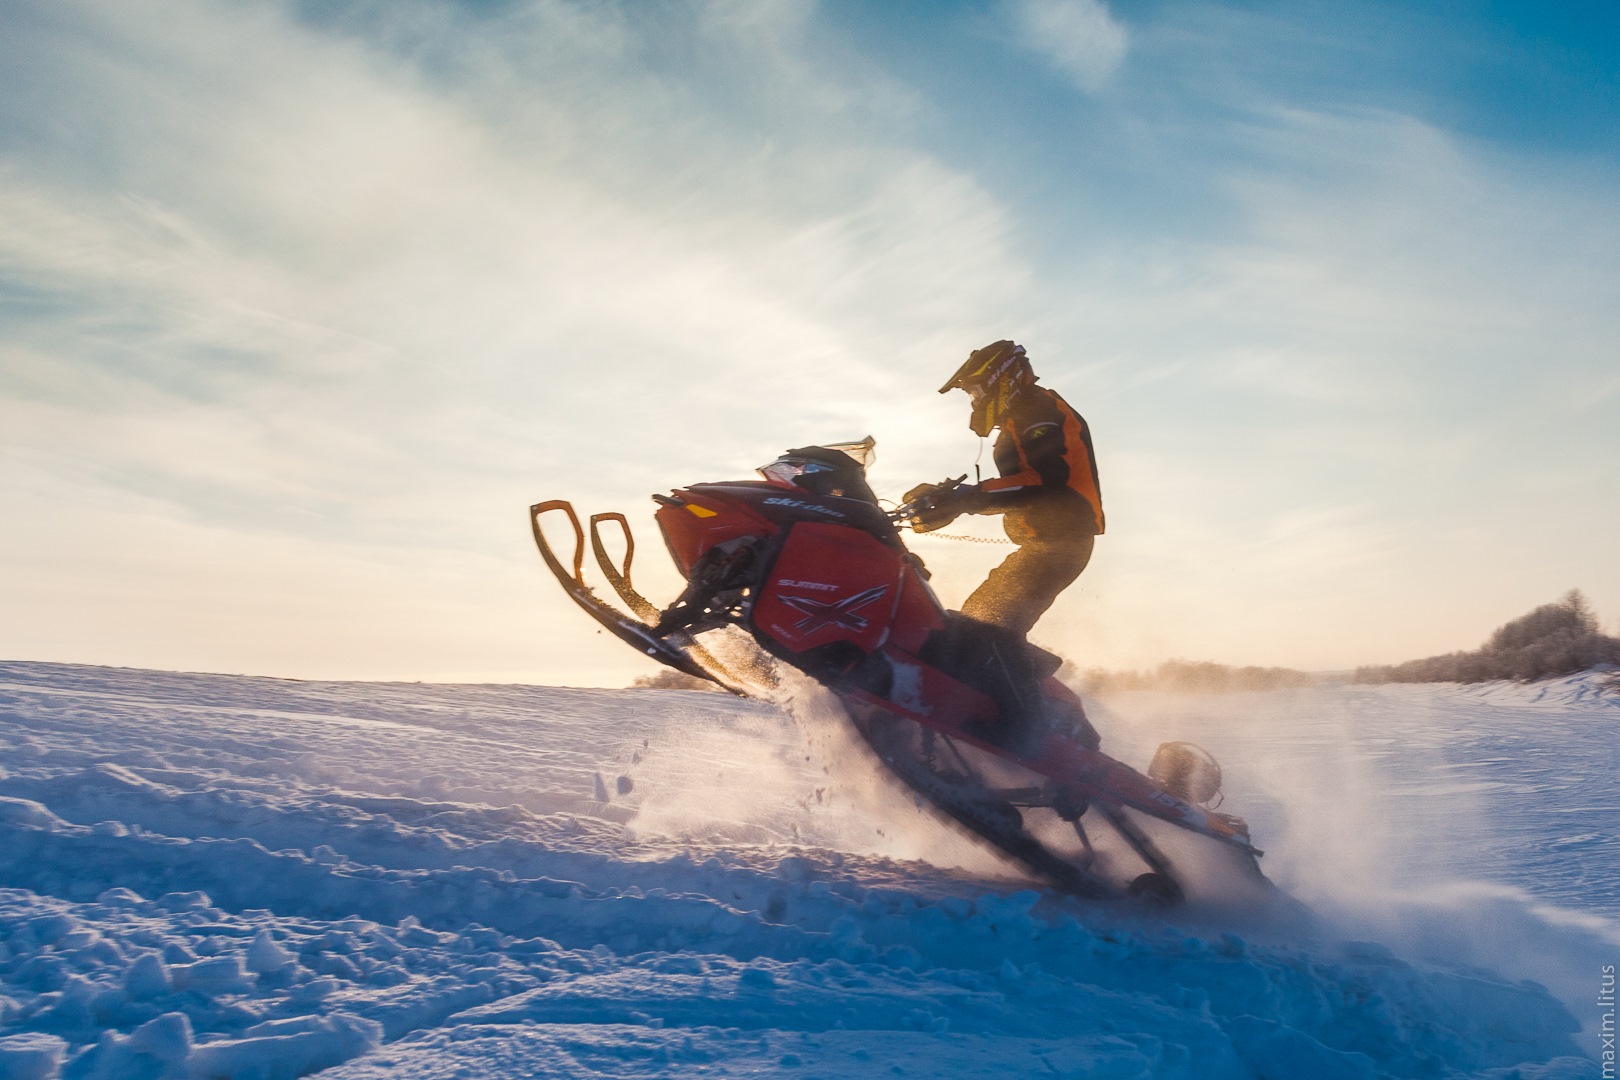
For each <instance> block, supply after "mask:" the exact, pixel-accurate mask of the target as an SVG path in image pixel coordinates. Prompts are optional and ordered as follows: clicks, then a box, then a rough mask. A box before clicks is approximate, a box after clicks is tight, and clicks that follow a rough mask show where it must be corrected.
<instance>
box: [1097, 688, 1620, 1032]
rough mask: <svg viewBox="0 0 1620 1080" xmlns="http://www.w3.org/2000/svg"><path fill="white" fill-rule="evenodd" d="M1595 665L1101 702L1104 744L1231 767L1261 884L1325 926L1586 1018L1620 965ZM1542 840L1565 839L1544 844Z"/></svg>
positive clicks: (1610, 764) (1609, 797) (1605, 751)
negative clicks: (1611, 965) (1495, 977)
mask: <svg viewBox="0 0 1620 1080" xmlns="http://www.w3.org/2000/svg"><path fill="white" fill-rule="evenodd" d="M1601 678H1602V676H1601V675H1599V674H1597V673H1588V674H1585V675H1578V676H1572V677H1570V678H1569V679H1564V680H1557V681H1554V682H1552V683H1546V684H1537V685H1535V686H1529V687H1519V686H1516V685H1514V684H1501V683H1499V684H1489V685H1486V686H1482V687H1478V688H1458V687H1455V686H1446V685H1439V686H1399V685H1390V686H1377V687H1373V686H1348V685H1326V686H1322V687H1318V688H1301V689H1293V690H1281V691H1270V692H1239V693H1227V694H1172V693H1155V692H1146V691H1137V692H1125V693H1119V694H1113V695H1108V696H1104V697H1101V698H1098V699H1093V700H1092V701H1091V702H1089V704H1090V706H1091V713H1092V719H1093V721H1094V722H1095V723H1096V724H1097V726H1098V728H1099V729H1100V730H1101V731H1102V732H1103V745H1104V748H1105V749H1106V750H1108V751H1109V752H1110V753H1112V754H1114V755H1115V756H1117V757H1119V758H1121V759H1122V760H1124V761H1126V762H1127V763H1129V764H1132V765H1136V766H1137V767H1141V766H1142V765H1144V764H1145V762H1146V761H1147V759H1148V757H1150V756H1151V754H1152V751H1153V748H1154V747H1155V746H1156V745H1157V744H1158V743H1159V742H1161V741H1169V740H1187V741H1190V742H1194V743H1197V744H1199V745H1201V746H1203V747H1205V748H1206V749H1208V750H1209V751H1210V752H1211V753H1213V754H1214V755H1215V757H1216V759H1217V760H1218V761H1220V763H1221V766H1222V768H1223V771H1224V776H1225V784H1224V794H1225V800H1226V801H1225V804H1224V805H1223V806H1222V809H1224V810H1227V811H1229V812H1232V813H1237V814H1240V815H1241V816H1243V817H1244V818H1246V819H1247V820H1248V821H1249V823H1250V825H1251V827H1252V828H1253V832H1254V837H1255V841H1256V843H1257V844H1258V845H1259V846H1260V847H1261V848H1263V849H1265V850H1266V855H1265V857H1264V858H1263V859H1262V860H1261V866H1262V868H1263V869H1264V870H1265V872H1266V874H1267V876H1268V877H1270V878H1271V879H1272V880H1273V881H1275V882H1276V883H1277V884H1278V885H1279V886H1281V887H1282V888H1283V889H1285V890H1286V891H1287V892H1289V893H1290V894H1292V895H1294V896H1295V897H1297V898H1298V899H1300V900H1301V901H1303V902H1305V903H1306V904H1307V905H1309V907H1310V908H1311V909H1312V911H1313V912H1314V913H1315V915H1316V917H1317V923H1316V926H1317V929H1316V931H1315V932H1316V933H1322V934H1331V935H1335V936H1337V937H1339V938H1342V939H1347V940H1367V941H1374V942H1378V943H1380V944H1382V945H1385V946H1388V947H1389V948H1391V949H1393V950H1394V951H1395V952H1396V953H1397V954H1398V955H1400V956H1402V957H1404V958H1406V959H1410V960H1418V961H1425V962H1430V963H1436V964H1442V965H1446V966H1449V967H1453V968H1455V967H1457V966H1459V965H1461V966H1465V967H1467V966H1472V967H1478V968H1481V969H1489V970H1495V971H1497V972H1499V973H1501V974H1503V975H1507V976H1509V977H1510V978H1517V979H1531V980H1534V981H1536V982H1538V983H1541V984H1542V985H1544V986H1547V987H1548V988H1549V989H1550V990H1552V992H1553V993H1554V994H1555V995H1556V996H1558V997H1559V998H1561V999H1562V1000H1563V1001H1564V1002H1565V1003H1566V1004H1567V1005H1568V1006H1569V1008H1570V1010H1571V1012H1572V1013H1573V1014H1574V1015H1575V1016H1576V1017H1577V1019H1580V1020H1582V1021H1583V1022H1585V1023H1586V1024H1587V1031H1586V1033H1585V1035H1584V1036H1583V1038H1585V1039H1586V1040H1587V1042H1588V1044H1589V1045H1588V1049H1589V1050H1591V1051H1595V1050H1596V1043H1595V1037H1594V1036H1593V1035H1592V1032H1591V1024H1592V1022H1593V1019H1594V1017H1593V1014H1592V1010H1590V1009H1586V1008H1585V1007H1584V1005H1585V1002H1586V1000H1587V998H1588V997H1589V996H1590V993H1591V988H1592V986H1593V985H1595V983H1594V981H1593V980H1594V978H1595V976H1596V972H1597V968H1598V965H1599V964H1600V963H1602V962H1603V961H1601V960H1600V959H1598V958H1600V957H1605V956H1606V957H1609V958H1611V961H1612V960H1613V959H1614V958H1616V957H1620V896H1617V895H1616V894H1615V889H1614V886H1613V885H1612V884H1606V883H1605V882H1604V881H1603V878H1602V876H1601V875H1600V874H1598V873H1597V872H1596V870H1595V867H1594V866H1593V864H1592V862H1591V860H1594V859H1595V860H1598V861H1599V862H1600V863H1601V862H1604V861H1606V860H1608V859H1610V858H1612V855H1611V854H1610V853H1609V852H1608V851H1606V850H1605V846H1606V845H1610V844H1612V843H1613V842H1614V841H1613V836H1614V832H1615V830H1614V829H1613V822H1614V817H1615V810H1614V807H1613V794H1612V784H1613V776H1614V775H1615V767H1616V764H1620V762H1617V761H1616V759H1617V758H1620V749H1616V748H1615V747H1614V746H1613V740H1612V739H1610V740H1606V741H1604V742H1603V744H1602V745H1597V744H1596V743H1594V741H1593V737H1592V736H1593V732H1594V731H1603V730H1607V729H1608V727H1612V724H1613V723H1614V721H1615V719H1616V718H1617V715H1616V714H1617V713H1620V699H1617V698H1616V697H1615V696H1614V695H1613V694H1608V693H1604V692H1603V691H1602V689H1601V687H1600V686H1599V685H1598V684H1599V683H1600V681H1601ZM1549 832H1555V833H1557V834H1558V836H1557V838H1556V839H1554V840H1552V841H1551V842H1549V840H1548V834H1549Z"/></svg>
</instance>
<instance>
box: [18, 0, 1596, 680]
mask: <svg viewBox="0 0 1620 1080" xmlns="http://www.w3.org/2000/svg"><path fill="white" fill-rule="evenodd" d="M1617 72H1620V9H1616V8H1615V6H1614V5H1612V4H1609V3H1597V2H1594V3H1569V4H1561V5H1545V4H1532V3H1506V2H1480V3H1473V2H1470V3H1464V2H1461V0H1457V2H1447V3H1440V2H1434V3H1390V4H1383V3H1378V2H1372V0H1367V2H1362V3H1357V4H1354V5H1344V4H1336V3H1326V2H1322V3H1311V2H1305V3H1299V4H1289V5H1274V4H1261V3H1248V2H1235V3H1203V2H1172V0H1163V2H1158V0H1140V2H1134V3H1124V2H1116V3H1113V4H1112V5H1108V4H1104V3H1102V2H1100V0H982V2H975V3H948V2H940V3H929V4H887V3H871V2H866V3H860V2H855V0H824V2H821V3H813V2H809V0H750V2H745V0H693V2H690V3H678V4H676V3H653V2H648V0H642V2H625V3H612V2H606V0H602V2H591V3H584V2H564V0H320V2H316V0H305V2H301V3H300V2H293V0H285V2H266V3H259V4H251V5H243V4H238V3H231V2H227V0H10V2H8V3H7V4H6V5H5V6H4V8H3V10H0V506H3V507H4V510H3V518H0V520H3V521H4V526H3V528H0V655H4V656H5V657H7V658H12V659H32V660H58V661H68V662H81V663H100V664H115V665H125V666H140V667H157V668H175V669H186V670H206V671H224V672H241V673H249V674H265V675H277V676H284V677H297V678H385V679H403V680H417V679H420V680H472V681H526V682H539V683H553V684H564V685H603V686H614V685H624V684H626V683H627V682H629V681H630V680H631V679H632V678H634V677H635V676H637V675H640V674H646V673H648V672H649V670H650V668H649V666H648V665H649V662H648V661H645V660H642V659H641V658H639V657H636V656H634V655H633V654H631V653H630V652H629V651H628V650H625V649H624V648H623V646H621V645H620V644H619V643H618V642H616V641H614V640H611V639H610V638H608V637H607V636H606V635H602V634H599V633H597V632H596V630H595V626H594V624H593V623H591V622H590V621H589V620H588V619H587V618H586V617H585V616H584V615H583V614H581V613H579V612H577V611H576V610H574V609H573V608H572V607H571V606H570V605H569V603H568V601H567V600H566V599H565V598H564V597H563V595H562V594H561V592H560V590H558V589H557V588H556V586H555V584H554V583H553V582H552V581H551V579H550V578H549V576H548V575H547V574H546V572H545V570H544V568H543V566H542V564H541V563H540V561H539V559H538V558H537V556H536V555H535V552H534V550H533V545H532V543H531V540H530V538H529V535H528V531H527V530H528V526H527V520H526V510H527V507H528V506H529V505H530V504H531V503H535V502H538V501H540V500H542V499H548V498H568V499H572V500H574V501H575V502H576V503H577V505H579V507H580V508H581V510H582V511H585V512H595V511H599V510H622V511H624V512H626V513H628V514H630V515H631V518H632V520H633V521H634V522H635V528H636V536H637V538H638V540H639V541H640V548H639V551H638V561H637V564H636V573H637V579H638V582H639V583H640V584H642V585H643V586H644V588H645V591H647V592H648V593H649V594H651V595H653V596H655V597H657V598H660V599H668V598H672V597H673V596H674V594H675V592H676V589H677V587H678V581H677V580H676V577H675V574H674V572H673V570H672V569H671V568H670V566H669V564H668V560H667V559H666V558H665V555H664V551H663V545H662V544H661V543H660V542H659V539H658V536H657V533H656V528H655V527H654V526H653V524H652V520H651V511H652V509H653V504H652V502H651V501H650V500H649V498H648V496H649V495H650V494H651V493H653V492H660V491H667V490H669V489H670V488H672V487H676V486H679V485H683V484H688V483H693V482H699V481H705V480H722V479H744V478H747V477H749V476H751V475H752V470H753V468H754V467H755V466H758V465H760V464H762V463H764V462H767V461H769V460H771V459H772V458H774V457H775V456H776V455H777V454H778V453H780V452H781V451H782V450H784V449H786V448H788V447H790V446H799V445H804V444H807V443H817V442H831V441H839V440H845V439H851V438H859V437H860V436H863V435H866V434H871V435H873V436H875V437H876V438H877V441H878V462H877V464H876V465H875V467H874V468H873V470H872V473H871V479H872V481H873V485H874V487H875V488H876V489H877V491H878V492H879V494H880V495H882V496H885V497H888V498H896V497H898V495H899V494H900V493H901V492H903V491H905V490H906V489H907V488H909V487H911V486H912V485H914V484H917V483H920V482H923V481H931V480H937V479H940V478H942V477H945V476H954V475H959V474H962V473H964V472H969V473H970V472H971V471H972V470H973V468H974V464H975V461H976V460H979V461H980V464H981V467H984V468H986V469H988V468H989V455H988V453H985V454H983V456H982V458H981V457H980V453H981V449H982V447H981V445H980V443H979V440H978V439H977V438H976V437H974V436H973V435H972V433H971V432H970V431H968V429H967V402H966V400H965V398H963V397H962V396H961V395H960V394H955V395H950V396H940V395H938V394H936V393H935V391H936V390H937V388H938V386H939V385H940V383H941V382H943V381H944V380H945V378H946V377H947V376H948V375H949V374H950V373H951V372H952V371H953V370H954V369H955V368H956V366H957V365H958V364H959V363H960V362H961V361H962V359H964V358H965V357H966V355H967V353H968V352H969V351H970V350H971V349H974V348H976V347H978V346H980V345H983V344H986V343H988V342H990V341H993V340H996V339H999V338H1004V337H1010V338H1014V339H1016V340H1017V341H1019V342H1020V343H1022V344H1024V345H1025V346H1026V347H1027V348H1028V349H1029V352H1030V355H1031V358H1032V360H1033V362H1034V365H1035V368H1036V371H1037V372H1038V373H1039V375H1040V376H1041V379H1042V382H1043V384H1044V385H1047V386H1050V387H1052V388H1053V389H1056V390H1058V391H1059V392H1060V393H1061V394H1063V395H1064V397H1065V398H1066V399H1067V400H1068V401H1069V402H1070V403H1071V404H1073V405H1074V406H1075V407H1076V408H1077V409H1078V410H1079V411H1080V412H1082V413H1083V414H1084V415H1085V417H1086V418H1087V420H1088V422H1089V424H1090V426H1091V428H1092V432H1093V436H1094V440H1095V444H1096V449H1097V457H1098V463H1099V469H1100V472H1101V477H1102V484H1103V493H1104V499H1105V506H1106V509H1107V515H1108V525H1109V527H1108V532H1107V534H1106V535H1105V536H1104V537H1102V538H1101V539H1100V540H1099V542H1098V545H1097V551H1096V555H1095V556H1094V558H1093V561H1092V565H1091V567H1090V568H1088V570H1087V571H1086V573H1085V574H1084V575H1083V576H1082V577H1081V579H1080V580H1079V581H1078V582H1077V583H1076V584H1075V585H1074V586H1073V587H1072V588H1071V589H1070V590H1069V591H1068V592H1067V593H1065V594H1064V596H1063V597H1062V598H1061V599H1060V600H1059V602H1058V604H1057V605H1056V606H1055V607H1054V608H1053V610H1052V611H1051V612H1050V613H1049V614H1048V615H1047V616H1046V617H1045V619H1043V621H1042V622H1041V623H1040V624H1039V625H1038V626H1037V628H1036V631H1035V633H1034V635H1033V636H1034V638H1035V640H1037V641H1039V642H1041V643H1042V644H1045V645H1046V646H1047V647H1049V648H1052V649H1054V650H1056V651H1058V652H1060V653H1062V654H1064V655H1065V656H1068V657H1070V658H1071V659H1073V660H1074V661H1075V662H1076V663H1078V664H1079V665H1080V666H1082V667H1090V666H1103V667H1114V668H1119V667H1140V666H1147V665H1152V664H1155V663H1157V662H1159V661H1161V660H1164V659H1168V658H1172V657H1178V658H1183V659H1192V660H1214V661H1218V662H1222V663H1229V664H1263V665H1283V666H1290V667H1299V668H1306V669H1312V670H1339V669H1345V668H1351V667H1354V666H1356V665H1360V664H1372V663H1387V662H1396V661H1401V660H1406V659H1412V658H1415V657H1419V656H1427V655H1432V654H1435V653H1441V652H1449V651H1453V650H1458V649H1467V648H1473V647H1476V646H1478V645H1479V644H1480V643H1481V642H1482V641H1483V640H1484V639H1485V638H1486V637H1487V636H1488V634H1489V633H1490V631H1491V630H1492V629H1494V628H1495V627H1496V626H1498V625H1499V624H1501V623H1502V622H1505V621H1507V620H1508V619H1511V618H1513V617H1515V616H1517V615H1519V614H1522V613H1523V612H1525V611H1527V610H1529V609H1530V608H1532V607H1534V606H1536V605H1538V604H1542V603H1547V602H1550V601H1553V600H1555V599H1557V598H1558V597H1559V596H1560V595H1561V594H1563V593H1564V592H1566V591H1567V590H1569V589H1571V588H1580V589H1582V590H1583V591H1584V592H1585V593H1586V595H1587V597H1588V598H1589V600H1590V601H1591V602H1592V605H1593V607H1594V608H1595V609H1596V611H1597V612H1598V614H1599V616H1600V617H1601V618H1602V619H1603V620H1604V625H1605V629H1606V630H1608V631H1609V632H1611V633H1620V560H1617V559H1616V558H1615V554H1614V553H1615V551H1616V550H1617V546H1620V545H1617V540H1620V497H1617V496H1620V355H1617V342H1620V304H1617V303H1616V302H1615V298H1616V297H1617V296H1620V210H1617V208H1620V108H1617V106H1620V90H1617V86H1620V75H1617ZM952 531H965V532H972V533H975V534H977V535H980V536H983V537H993V536H995V535H997V532H996V528H995V524H994V522H993V521H989V520H983V521H978V520H972V521H970V520H968V519H964V523H963V526H962V528H961V529H960V530H952ZM914 546H915V548H916V550H917V551H918V553H919V554H920V555H922V556H923V558H924V559H925V560H927V562H928V564H929V565H930V567H931V568H932V569H933V570H934V572H935V577H934V584H935V586H936V588H937V589H938V591H939V593H940V595H941V597H942V598H943V599H944V600H946V601H947V602H948V603H956V602H959V601H960V600H961V599H962V598H963V597H964V596H966V594H967V593H968V592H969V591H970V590H971V589H972V587H973V586H974V585H975V584H977V582H978V581H979V580H980V579H982V577H983V575H984V574H985V573H986V572H987V571H988V570H989V568H990V567H991V566H993V565H994V564H995V562H996V561H997V560H998V559H999V558H1001V557H1002V556H1003V555H1005V554H1006V553H1007V551H1008V550H1009V549H1007V548H1005V547H998V546H996V545H991V544H969V543H962V542H954V541H949V540H943V539H932V538H920V539H918V540H917V541H916V542H915V545H914Z"/></svg>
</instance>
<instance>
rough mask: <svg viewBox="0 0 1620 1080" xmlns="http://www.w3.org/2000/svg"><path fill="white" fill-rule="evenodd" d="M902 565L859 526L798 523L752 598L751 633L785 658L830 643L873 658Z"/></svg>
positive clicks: (885, 628)
mask: <svg viewBox="0 0 1620 1080" xmlns="http://www.w3.org/2000/svg"><path fill="white" fill-rule="evenodd" d="M900 565H901V564H900V560H899V559H897V558H896V557H895V553H894V551H893V550H892V549H891V548H888V547H885V546H884V545H883V544H882V543H880V542H879V541H878V540H876V539H875V538H873V537H871V536H869V535H868V534H866V533H864V532H861V531H860V530H858V529H851V528H849V527H847V526H843V525H832V524H826V523H822V522H818V521H806V522H800V523H798V524H796V525H794V526H793V527H792V528H791V529H790V530H789V531H788V534H787V539H786V541H785V542H784V543H783V545H782V550H781V552H780V553H779V554H778V555H777V557H776V560H775V562H774V563H773V564H772V565H771V568H770V574H769V575H768V577H767V579H766V580H765V581H764V582H763V583H762V586H761V589H760V593H759V596H758V597H757V598H756V599H755V601H754V606H753V612H752V615H751V620H752V622H753V624H754V628H755V629H756V631H757V632H760V633H765V634H769V635H770V636H771V637H772V638H773V639H774V640H775V641H776V642H777V643H778V644H780V645H781V646H782V647H783V648H785V649H787V650H788V651H789V652H790V653H803V652H808V651H809V650H811V649H817V648H825V647H826V646H828V645H831V644H833V643H835V642H847V643H848V644H849V645H852V646H854V647H855V648H856V649H859V650H860V652H861V653H870V652H872V651H873V650H874V649H876V648H877V647H878V645H879V644H881V643H882V641H883V639H884V637H885V636H886V635H887V633H888V629H889V626H890V624H891V622H892V621H893V619H892V615H893V612H894V608H895V604H896V603H897V601H898V599H899V589H898V586H899V583H900V582H899V569H900Z"/></svg>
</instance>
